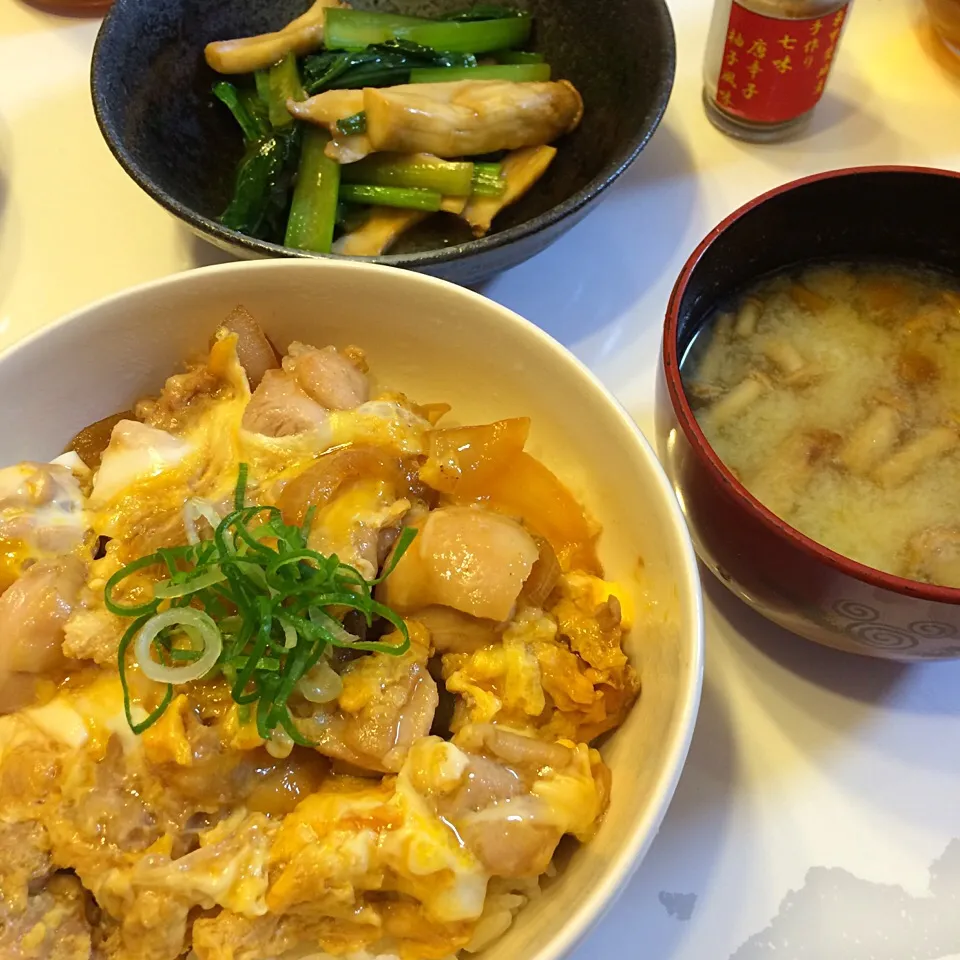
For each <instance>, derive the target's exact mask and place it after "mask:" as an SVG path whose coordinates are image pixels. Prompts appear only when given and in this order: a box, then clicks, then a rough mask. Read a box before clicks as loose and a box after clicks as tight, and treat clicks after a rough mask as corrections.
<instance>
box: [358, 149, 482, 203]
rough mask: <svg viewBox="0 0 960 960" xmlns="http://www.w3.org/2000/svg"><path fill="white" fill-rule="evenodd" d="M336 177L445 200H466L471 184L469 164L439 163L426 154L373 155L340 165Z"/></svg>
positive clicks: (442, 161) (439, 161) (470, 166)
mask: <svg viewBox="0 0 960 960" xmlns="http://www.w3.org/2000/svg"><path fill="white" fill-rule="evenodd" d="M340 177H341V179H342V180H344V181H346V182H347V183H370V184H376V185H377V186H381V187H422V188H424V189H426V190H437V191H439V192H440V193H442V194H443V195H444V196H445V197H466V196H469V194H470V191H471V184H472V183H473V164H472V163H464V162H455V161H452V160H441V159H440V158H439V157H434V156H432V155H431V154H428V153H411V154H408V153H374V154H371V155H370V156H369V157H364V158H363V159H362V160H357V161H356V163H347V164H344V166H343V169H342V170H341V171H340Z"/></svg>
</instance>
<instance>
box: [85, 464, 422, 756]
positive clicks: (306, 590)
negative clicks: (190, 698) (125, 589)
mask: <svg viewBox="0 0 960 960" xmlns="http://www.w3.org/2000/svg"><path fill="white" fill-rule="evenodd" d="M310 520H311V517H310V516H309V515H308V517H307V519H306V521H305V522H304V524H303V525H302V526H299V527H295V526H290V525H289V524H286V523H284V522H283V519H282V517H281V513H280V510H279V509H278V508H276V507H262V506H255V505H254V506H249V505H248V504H247V502H246V467H245V466H241V468H240V476H239V477H238V480H237V488H236V493H235V502H234V509H233V511H232V512H231V513H230V514H229V515H228V516H226V517H224V519H223V520H222V521H221V522H220V523H219V524H218V526H217V527H216V530H215V531H214V534H213V538H212V539H211V540H203V541H200V542H199V543H195V544H190V545H188V546H181V547H169V548H164V549H162V550H158V551H157V552H156V553H154V554H151V555H150V556H147V557H142V558H141V559H139V560H136V561H135V562H133V563H131V564H128V565H127V566H125V567H123V569H121V570H119V571H118V572H117V573H115V574H114V575H113V576H112V577H111V578H110V579H109V580H108V581H107V584H106V588H105V593H104V599H105V602H106V605H107V609H108V610H110V612H111V613H114V614H116V615H117V616H121V617H132V618H135V619H134V621H133V623H132V624H131V625H130V627H129V628H128V629H127V631H126V632H125V634H124V636H123V640H122V641H121V643H120V648H119V652H118V667H119V671H120V683H121V685H122V687H123V693H124V708H125V710H126V715H127V721H128V723H129V724H130V728H131V729H132V730H133V731H134V733H137V734H140V733H143V731H144V730H146V729H148V728H149V727H150V726H152V725H153V724H154V723H156V722H157V720H159V719H160V717H161V716H162V715H163V713H164V711H165V710H166V709H167V707H168V706H169V704H170V702H171V700H172V699H173V693H174V691H173V687H174V685H175V684H180V683H189V682H193V681H196V680H202V679H204V678H206V677H211V676H214V675H222V676H224V677H225V678H226V679H227V680H228V681H229V683H230V693H231V696H232V698H233V700H234V701H235V702H236V703H238V704H240V705H241V706H244V707H246V708H248V709H249V710H250V711H251V715H252V716H255V718H256V725H257V732H258V734H259V735H260V736H261V737H262V738H263V739H264V740H269V739H270V737H271V734H272V733H273V731H274V730H276V729H277V728H278V727H280V728H281V729H283V730H284V731H285V732H286V734H287V735H288V736H289V737H290V738H291V739H292V740H293V741H294V742H295V743H300V744H304V745H307V746H309V745H311V744H310V741H309V740H306V739H305V738H304V737H302V736H301V735H300V733H299V732H298V730H297V728H296V725H295V724H294V721H293V717H292V716H291V714H290V710H289V708H288V706H287V702H288V700H289V699H290V696H291V695H292V694H293V692H294V689H295V688H296V687H297V684H298V682H299V681H300V679H301V678H302V677H303V676H304V675H305V674H307V673H309V672H310V671H311V670H312V669H313V668H314V667H315V666H316V665H317V664H318V663H319V662H320V660H321V658H322V657H323V656H324V655H325V653H326V652H327V650H328V649H329V648H331V647H343V648H346V649H350V650H367V651H369V650H375V651H378V652H380V653H386V654H390V655H392V656H400V655H401V654H403V653H405V652H406V650H407V649H408V648H409V645H410V640H409V636H408V634H407V628H406V624H405V623H404V622H403V620H402V619H401V618H400V617H398V616H397V615H396V614H395V613H394V612H393V611H392V610H391V609H390V608H389V607H386V606H384V605H383V604H381V603H378V602H377V601H376V600H374V599H373V595H372V592H371V591H372V588H373V587H374V586H375V585H376V584H377V583H380V582H381V581H382V580H383V579H385V578H386V577H387V576H389V574H390V572H391V570H392V569H393V567H394V566H396V564H397V562H398V561H399V559H400V557H401V556H402V555H403V553H405V552H406V550H407V548H408V547H409V546H410V544H411V543H412V541H413V539H414V537H415V536H416V531H415V530H413V529H410V528H407V529H405V530H404V531H403V533H402V534H401V536H400V539H399V540H398V541H397V546H396V548H395V550H394V554H393V558H392V560H391V562H390V564H389V566H388V567H387V568H386V569H385V570H384V571H383V573H382V575H381V576H380V577H379V578H378V579H377V580H372V581H368V580H365V579H364V578H363V576H362V575H361V574H360V573H359V572H358V571H357V570H355V569H354V568H353V567H350V566H347V565H346V564H343V563H341V562H340V561H339V560H338V559H337V557H336V556H325V555H324V554H322V553H318V552H317V551H316V550H311V549H310V548H309V547H308V546H307V538H308V535H309V530H310ZM158 567H160V568H165V569H166V571H167V574H168V576H167V578H166V579H164V580H161V581H159V582H157V583H156V584H155V585H154V586H153V597H152V599H150V600H148V601H146V602H144V603H139V604H124V603H121V602H118V601H117V599H116V592H117V590H118V588H119V587H120V586H121V584H123V583H124V581H126V580H127V579H128V578H129V577H131V576H132V575H134V574H136V573H138V572H140V571H144V570H148V569H151V568H158ZM345 610H355V611H357V612H359V613H360V614H361V615H362V617H363V619H364V621H365V622H366V624H367V626H368V627H371V626H373V625H374V622H375V620H378V619H379V620H385V621H386V622H387V623H389V624H390V625H392V626H393V627H394V628H395V629H396V630H397V631H399V633H400V635H401V636H402V637H403V641H402V642H401V643H399V644H394V643H387V642H383V641H380V640H364V639H361V638H360V637H359V636H357V635H355V634H353V633H350V632H349V631H348V630H346V629H345V628H344V626H343V623H342V617H343V612H344V611H345ZM131 646H132V647H133V650H134V652H135V655H136V660H137V664H138V665H139V667H140V670H141V671H142V672H143V674H144V675H145V676H147V677H148V678H150V679H152V680H155V681H157V682H160V683H164V684H166V689H165V691H164V693H163V695H162V697H161V699H160V702H159V703H158V705H157V706H156V707H155V708H154V709H153V710H152V711H151V712H150V713H149V714H147V715H146V716H145V717H142V718H141V719H137V718H136V717H135V715H134V709H133V706H134V705H133V702H132V699H131V692H130V684H129V678H128V671H129V665H128V662H127V657H128V653H129V652H130V649H131Z"/></svg>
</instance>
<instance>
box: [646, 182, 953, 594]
mask: <svg viewBox="0 0 960 960" xmlns="http://www.w3.org/2000/svg"><path fill="white" fill-rule="evenodd" d="M861 174H887V175H908V176H916V175H920V176H932V177H948V178H949V179H951V180H960V172H958V171H955V170H944V169H940V168H938V167H924V166H914V165H909V164H905V165H900V164H877V165H865V166H854V167H843V168H840V169H836V170H824V171H821V172H820V173H814V174H811V175H809V176H806V177H801V178H799V179H796V180H791V181H789V182H787V183H784V184H780V185H779V186H776V187H773V188H772V189H770V190H767V191H766V192H765V193H762V194H760V195H758V196H756V197H754V198H753V199H752V200H749V201H747V202H746V203H745V204H743V205H742V206H740V207H738V208H737V209H736V210H734V211H733V213H731V214H729V215H728V216H727V217H725V218H724V219H723V220H721V221H720V223H718V224H717V225H716V226H715V227H714V228H713V229H712V230H711V231H710V232H709V233H708V234H707V235H706V236H705V237H704V238H703V240H701V241H700V243H699V244H698V245H697V247H696V249H695V250H694V251H693V253H691V254H690V256H689V258H688V259H687V261H686V263H685V264H684V266H683V269H682V270H681V272H680V275H679V276H678V277H677V281H676V283H675V284H674V287H673V290H672V292H671V294H670V299H669V302H668V304H667V313H666V318H665V320H664V327H663V343H662V352H661V364H662V367H663V371H664V376H665V379H666V383H667V392H668V394H669V396H670V402H671V404H672V406H673V410H674V413H675V414H676V417H677V421H678V422H679V424H680V427H681V428H682V430H683V432H684V434H685V435H686V438H687V440H688V442H689V443H690V446H691V448H692V449H693V451H694V453H695V454H696V456H697V457H698V458H699V460H700V462H701V464H702V465H704V466H705V467H706V468H707V471H708V473H709V474H710V475H711V479H712V480H713V481H714V482H715V483H717V484H720V485H722V486H723V487H725V488H726V489H728V490H729V491H730V493H731V496H733V497H734V499H736V500H739V501H741V505H742V507H743V508H744V509H745V510H746V511H747V512H748V513H749V514H751V515H752V516H753V517H754V518H755V519H757V520H759V521H760V522H761V523H762V524H763V525H764V526H765V527H767V529H768V530H770V531H771V532H772V533H773V534H775V535H776V536H778V537H780V538H781V539H783V540H785V541H787V542H788V543H789V544H790V545H791V546H793V547H795V548H796V549H797V550H799V551H800V552H801V553H803V554H805V555H806V556H807V557H808V558H810V559H812V560H815V561H817V562H819V563H822V564H826V565H827V566H829V567H832V568H834V569H835V570H838V571H839V572H841V573H844V574H846V575H847V576H850V577H853V578H854V579H856V580H860V581H862V582H864V583H867V584H870V585H871V586H874V587H879V588H881V589H884V590H890V591H892V592H894V593H898V594H902V595H905V596H909V597H914V598H916V599H919V600H929V601H933V602H936V603H948V604H960V587H944V586H938V585H936V584H930V583H922V582H920V581H919V580H910V579H908V578H907V577H898V576H896V575H894V574H892V573H885V572H884V571H883V570H878V569H877V568H876V567H871V566H868V565H867V564H864V563H860V562H858V561H857V560H853V559H851V558H850V557H847V556H844V555H843V554H841V553H837V552H836V551H835V550H831V549H830V548H829V547H825V546H824V545H823V544H821V543H818V542H817V541H816V540H813V539H812V538H811V537H808V536H807V535H806V534H804V533H801V532H800V531H799V530H797V529H796V528H795V527H792V526H791V525H790V524H789V523H787V522H786V521H784V520H782V519H781V518H780V517H778V516H777V515H776V514H775V513H773V512H772V511H771V510H769V509H768V508H767V507H765V506H764V505H763V504H762V503H761V502H760V501H759V500H758V499H757V498H756V497H754V496H753V494H751V493H750V491H749V490H748V489H747V488H746V487H745V486H744V485H743V484H742V483H741V482H740V481H739V480H738V479H737V477H736V476H735V475H734V473H733V471H732V470H730V469H729V468H728V467H727V466H726V465H725V464H724V462H723V461H722V460H721V459H720V457H719V456H718V455H717V453H716V452H715V451H714V449H713V447H712V445H711V444H710V442H709V440H707V438H706V435H705V434H704V433H703V431H702V430H701V429H700V425H699V424H698V423H697V419H696V417H695V416H694V413H693V409H692V407H691V406H690V403H689V401H688V399H687V395H686V391H685V390H684V388H683V382H682V379H681V376H680V357H679V353H678V350H677V335H678V332H679V325H680V304H681V301H682V300H683V297H684V295H685V293H686V291H687V287H688V285H689V283H690V279H691V277H692V276H693V274H694V272H695V270H696V268H697V266H698V265H699V263H700V260H701V258H702V257H703V255H704V254H705V253H706V252H707V250H708V249H710V248H711V247H712V246H713V245H714V243H716V242H717V241H718V240H720V238H722V237H723V235H724V234H725V233H726V231H727V230H728V229H729V228H730V227H731V226H733V224H735V223H737V222H738V221H740V220H741V219H743V218H744V217H746V216H748V215H749V214H750V213H752V212H753V211H754V210H756V209H757V208H758V207H760V206H762V205H763V204H765V203H766V202H768V201H770V200H774V199H776V198H777V197H779V196H781V195H783V194H785V193H789V192H792V191H794V190H798V189H802V188H803V187H806V186H809V185H811V184H814V183H819V182H820V181H822V180H831V179H843V178H852V177H856V176H859V175H861Z"/></svg>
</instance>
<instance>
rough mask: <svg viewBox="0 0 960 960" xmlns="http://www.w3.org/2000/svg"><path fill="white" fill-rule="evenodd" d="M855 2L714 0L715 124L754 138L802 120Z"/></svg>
mask: <svg viewBox="0 0 960 960" xmlns="http://www.w3.org/2000/svg"><path fill="white" fill-rule="evenodd" d="M958 2H960V0H958ZM849 7H850V0H716V3H715V6H714V8H713V19H712V21H711V23H710V33H709V37H708V40H707V53H706V58H705V60H704V75H703V79H704V85H703V103H704V107H705V108H706V111H707V116H708V117H709V118H710V120H711V122H712V123H713V124H714V126H716V127H718V128H719V129H720V130H722V131H723V132H724V133H727V134H730V135H731V136H734V137H739V138H740V139H743V140H752V141H755V142H768V141H773V140H782V139H784V138H786V137H787V136H789V135H791V134H792V133H795V132H797V131H798V130H799V129H800V128H801V127H803V126H804V125H805V124H806V123H807V122H808V121H809V119H810V116H811V114H812V113H813V109H814V107H815V106H816V105H817V102H818V101H819V100H820V97H821V95H822V93H823V90H824V87H825V86H826V83H827V79H828V77H829V74H830V68H831V67H832V66H833V61H834V57H835V54H836V50H837V44H838V43H839V40H840V35H841V33H842V32H843V27H844V24H845V23H846V20H847V13H848V12H849Z"/></svg>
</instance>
